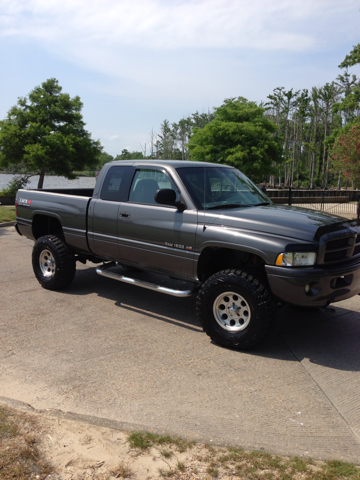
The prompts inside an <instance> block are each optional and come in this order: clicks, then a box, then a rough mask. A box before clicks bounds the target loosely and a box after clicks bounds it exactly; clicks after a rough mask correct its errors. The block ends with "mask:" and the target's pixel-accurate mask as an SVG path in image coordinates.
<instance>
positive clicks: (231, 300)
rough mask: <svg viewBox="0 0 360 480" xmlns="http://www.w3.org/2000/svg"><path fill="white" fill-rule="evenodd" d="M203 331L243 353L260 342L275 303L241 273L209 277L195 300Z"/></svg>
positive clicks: (239, 271) (254, 279) (234, 272)
mask: <svg viewBox="0 0 360 480" xmlns="http://www.w3.org/2000/svg"><path fill="white" fill-rule="evenodd" d="M197 314H198V318H199V320H200V322H201V325H202V327H203V329H204V331H205V332H206V333H207V335H209V337H210V338H211V339H212V340H214V341H215V342H216V343H218V344H219V345H222V346H224V347H231V348H237V349H240V350H245V349H248V348H251V347H253V346H255V345H257V344H258V343H260V342H262V341H263V340H264V338H265V337H266V336H267V335H268V333H269V332H270V330H271V328H272V326H273V324H274V321H275V316H276V304H275V302H274V300H273V297H272V295H271V294H270V292H269V291H268V290H267V289H266V288H265V286H264V285H263V284H262V283H260V282H259V280H258V279H257V278H255V277H253V276H252V275H250V274H248V273H247V272H242V271H241V270H224V271H222V272H219V273H216V274H215V275H213V276H212V277H210V278H209V279H208V280H207V281H206V282H205V283H204V285H203V286H202V288H201V290H200V292H199V294H198V297H197Z"/></svg>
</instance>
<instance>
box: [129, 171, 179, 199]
mask: <svg viewBox="0 0 360 480" xmlns="http://www.w3.org/2000/svg"><path fill="white" fill-rule="evenodd" d="M162 188H170V189H172V190H175V191H176V187H175V185H174V184H173V182H172V181H171V179H170V178H169V176H168V175H167V174H166V173H164V172H162V171H160V170H152V169H147V168H146V169H141V170H137V171H136V173H135V176H134V179H133V182H132V185H131V188H130V196H129V202H134V203H145V204H149V205H158V204H157V203H156V202H155V194H156V192H157V191H158V190H160V189H162ZM178 196H179V195H178V193H177V198H178Z"/></svg>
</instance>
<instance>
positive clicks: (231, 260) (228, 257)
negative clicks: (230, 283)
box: [198, 247, 266, 282]
mask: <svg viewBox="0 0 360 480" xmlns="http://www.w3.org/2000/svg"><path fill="white" fill-rule="evenodd" d="M228 268H231V269H236V268H241V269H243V270H246V271H247V272H249V273H252V274H253V275H257V277H261V278H262V277H264V276H265V278H266V272H265V262H264V260H263V259H262V258H261V257H259V256H258V255H255V254H253V253H249V252H244V251H242V250H232V249H231V248H217V247H208V248H206V249H205V250H204V251H203V252H202V253H201V256H200V259H199V263H198V277H199V280H200V281H202V282H204V281H205V280H206V279H207V278H209V277H211V275H213V274H214V273H217V272H220V271H221V270H226V269H228Z"/></svg>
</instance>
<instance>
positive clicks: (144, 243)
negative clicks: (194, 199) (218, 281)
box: [118, 168, 197, 278]
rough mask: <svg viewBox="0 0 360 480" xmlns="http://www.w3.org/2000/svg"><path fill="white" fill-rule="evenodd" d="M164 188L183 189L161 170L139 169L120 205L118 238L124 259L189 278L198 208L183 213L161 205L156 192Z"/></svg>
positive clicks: (177, 192) (178, 193) (192, 266)
mask: <svg viewBox="0 0 360 480" xmlns="http://www.w3.org/2000/svg"><path fill="white" fill-rule="evenodd" d="M161 188H172V189H173V190H175V192H176V194H177V198H179V195H180V191H179V189H178V187H177V186H176V184H175V182H174V181H173V180H172V179H171V177H170V175H169V174H168V173H167V172H165V171H164V170H162V169H160V168H159V169H156V168H151V169H148V168H138V169H136V171H135V174H134V177H133V180H132V184H131V187H130V193H129V200H128V202H127V203H121V204H120V210H119V225H118V237H119V247H120V254H121V257H122V259H123V262H124V263H126V262H129V263H130V264H132V265H136V266H138V267H140V268H141V267H144V268H150V269H152V270H155V271H158V272H160V273H174V272H176V275H177V276H181V277H184V278H185V277H187V278H190V277H192V276H193V273H194V255H195V253H194V249H195V234H196V228H197V211H196V210H185V211H183V212H180V211H178V210H177V209H176V207H169V206H164V205H159V204H157V203H156V202H155V199H154V197H155V194H156V192H157V190H159V189H161Z"/></svg>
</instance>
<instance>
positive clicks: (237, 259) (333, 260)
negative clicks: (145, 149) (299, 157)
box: [16, 160, 360, 349]
mask: <svg viewBox="0 0 360 480" xmlns="http://www.w3.org/2000/svg"><path fill="white" fill-rule="evenodd" d="M16 204H17V224H16V229H17V231H18V233H19V234H20V235H24V236H26V237H28V238H31V239H33V240H34V241H35V245H34V248H33V253H32V264H33V269H34V273H35V276H36V278H37V279H38V281H39V282H40V284H41V285H42V287H44V288H47V289H50V290H56V289H60V288H64V287H67V286H68V285H69V284H70V283H71V282H72V280H73V278H74V275H75V266H76V261H80V262H82V263H86V261H91V262H94V263H97V264H100V263H102V265H101V266H99V267H98V268H97V269H96V271H97V273H99V274H100V275H103V276H107V277H110V278H114V279H116V280H120V281H122V282H127V283H131V284H134V285H138V286H140V287H145V288H148V289H151V290H155V291H157V292H162V293H165V294H169V295H175V296H178V297H186V296H189V295H192V294H193V293H194V292H197V306H196V309H197V315H198V318H199V320H200V322H201V324H202V327H203V329H204V331H205V332H206V333H207V334H208V335H209V336H210V337H211V338H212V339H213V340H214V341H215V342H217V343H218V344H220V345H223V346H226V347H232V348H238V349H246V348H250V347H252V346H254V345H256V344H258V343H259V342H260V341H262V340H263V339H264V337H265V336H266V335H267V334H268V333H269V331H270V329H271V327H272V325H273V323H274V320H275V317H276V311H277V306H278V304H292V305H297V306H301V307H324V306H327V305H329V304H330V303H332V302H337V301H340V300H344V299H346V298H350V297H352V296H354V295H357V294H359V292H360V223H359V222H358V221H356V220H354V221H349V220H346V219H344V218H342V217H338V216H332V215H327V214H325V213H321V212H318V211H314V210H308V209H302V208H294V207H288V206H282V205H273V204H272V202H271V201H270V200H269V198H268V197H267V196H266V195H265V194H264V193H262V192H261V191H260V190H259V189H258V188H257V187H256V186H255V185H254V184H253V183H252V182H251V181H250V180H249V179H248V178H247V177H246V176H245V175H243V174H242V173H241V172H239V171H238V170H237V169H235V168H233V167H229V166H226V165H220V164H209V163H200V162H184V161H157V160H151V161H150V160H137V161H115V162H111V163H108V164H106V165H105V166H104V167H103V169H102V171H101V173H100V175H99V177H98V179H97V182H96V185H95V188H94V190H91V189H89V190H84V189H75V190H74V189H61V190H60V189H59V190H47V189H43V190H19V191H18V194H17V197H16ZM124 266H125V268H124ZM134 267H136V268H137V269H140V270H142V271H143V270H147V271H150V272H155V273H157V274H163V275H166V276H169V277H171V278H175V279H178V280H182V281H183V282H179V283H180V284H181V285H183V284H184V283H185V282H190V283H189V284H188V286H189V285H190V287H191V288H188V289H181V288H173V287H169V286H164V283H163V284H162V285H159V284H156V283H150V282H145V281H143V280H139V279H136V278H133V277H134V274H133V275H132V276H129V275H127V273H128V272H131V268H134ZM126 268H127V270H126ZM135 277H136V275H135ZM157 277H159V275H157ZM160 277H161V276H160ZM161 278H165V277H161Z"/></svg>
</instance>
